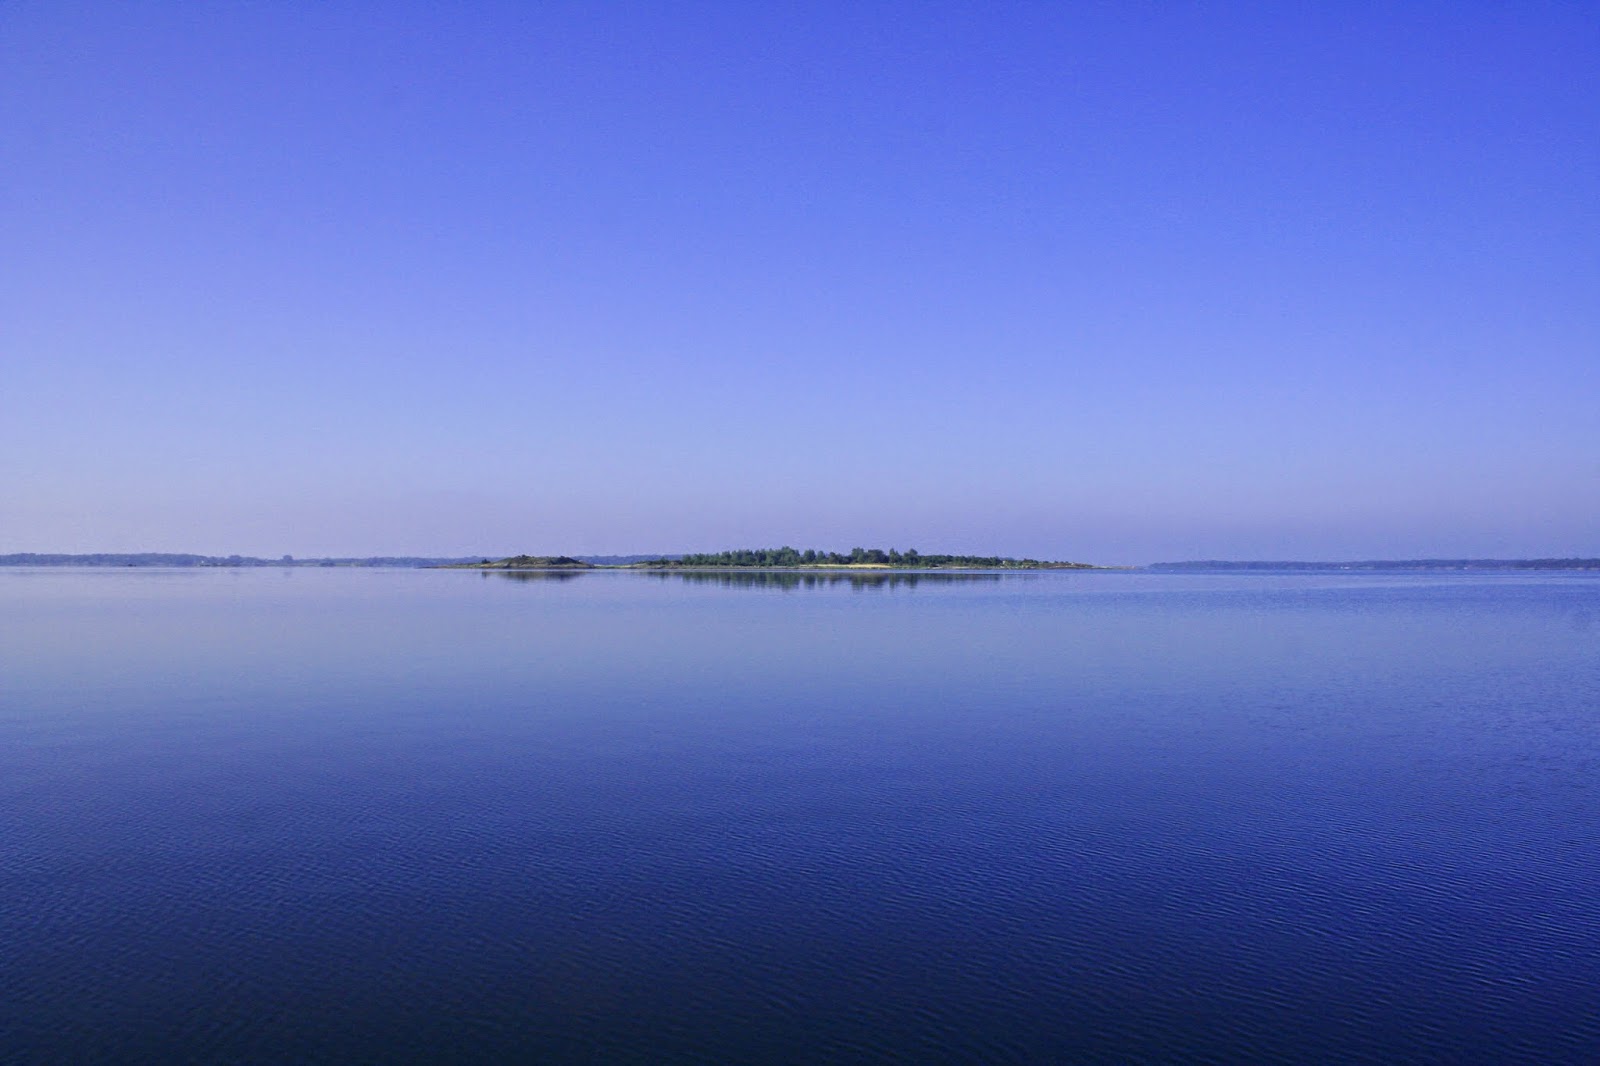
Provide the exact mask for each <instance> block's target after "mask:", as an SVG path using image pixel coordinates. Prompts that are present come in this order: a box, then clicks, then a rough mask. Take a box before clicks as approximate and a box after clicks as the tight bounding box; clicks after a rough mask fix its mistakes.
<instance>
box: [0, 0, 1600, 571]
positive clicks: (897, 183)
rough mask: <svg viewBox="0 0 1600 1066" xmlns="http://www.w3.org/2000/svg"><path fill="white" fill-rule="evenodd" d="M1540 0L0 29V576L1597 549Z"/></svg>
mask: <svg viewBox="0 0 1600 1066" xmlns="http://www.w3.org/2000/svg"><path fill="white" fill-rule="evenodd" d="M1597 16H1600V9H1597V8H1596V7H1595V6H1594V5H1588V4H1550V5H1543V4H1515V5H1508V4H1483V5H1477V4H1455V3H1452V4H1437V5H1435V4H1413V5H1406V4H1383V5H1377V4H1374V5H1361V4H1336V5H1333V4H1330V5H1326V6H1319V5H1299V4H1294V5H1269V4H1259V5H1228V4H1209V5H1198V4H1196V5H1178V4H1161V5H1158V4H1140V3H1127V4H1088V3H1084V4H1065V3H1063V4H1011V5H996V4H859V3H852V4H838V5H832V4H825V3H812V4H794V5H787V4H771V5H755V4H742V3H741V4H673V5H667V4H555V3H552V4H540V5H531V4H507V5H495V4H453V5H440V4H427V5H415V6H406V5H402V4H392V3H385V4H381V5H380V4H372V5H352V4H329V5H311V4H303V5H289V4H227V3H223V4H215V5H176V4H86V5H74V4H69V3H32V2H14V3H9V4H6V5H4V6H3V7H0V172H3V173H4V175H5V177H4V180H3V181H0V233H3V235H4V237H3V241H0V489H3V491H0V552H4V551H134V550H172V551H202V552H216V553H231V552H242V553H247V554H252V553H253V554H263V555H277V554H282V553H284V552H289V553H293V554H296V555H316V554H361V555H365V554H379V553H383V554H388V553H418V554H465V553H476V552H490V553H510V552H516V551H530V552H546V551H550V552H554V551H562V552H633V551H673V550H709V549H716V548H723V547H732V546H739V545H757V544H779V543H791V544H799V545H813V544H814V545H818V546H833V547H841V548H848V547H850V546H853V545H857V544H863V545H881V546H884V547H888V546H891V545H894V546H899V547H902V548H904V547H909V546H915V547H918V548H920V549H922V550H924V551H933V550H950V551H982V552H991V551H994V552H1002V553H1007V554H1032V555H1040V556H1048V557H1053V558H1069V559H1083V560H1089V561H1096V562H1107V563H1138V562H1147V561H1153V560H1158V559H1187V558H1321V559H1333V558H1354V557H1361V558H1367V557H1391V558H1392V557H1412V556H1417V555H1447V556H1449V555H1475V556H1481V555H1499V556H1530V555H1568V554H1584V555H1596V554H1600V417H1596V411H1597V410H1600V60H1597V58H1596V57H1597V56H1600V17H1597Z"/></svg>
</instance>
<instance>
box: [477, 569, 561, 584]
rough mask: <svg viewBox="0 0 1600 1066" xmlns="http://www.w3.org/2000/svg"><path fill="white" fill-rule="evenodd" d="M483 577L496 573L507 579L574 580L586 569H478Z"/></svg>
mask: <svg viewBox="0 0 1600 1066" xmlns="http://www.w3.org/2000/svg"><path fill="white" fill-rule="evenodd" d="M479 573H481V574H482V575H483V576H484V577H485V578H487V577H488V576H489V575H490V574H498V575H499V576H500V577H503V578H505V579H506V580H507V581H575V580H577V579H578V578H580V577H582V576H583V575H584V574H585V573H587V571H584V570H480V571H479Z"/></svg>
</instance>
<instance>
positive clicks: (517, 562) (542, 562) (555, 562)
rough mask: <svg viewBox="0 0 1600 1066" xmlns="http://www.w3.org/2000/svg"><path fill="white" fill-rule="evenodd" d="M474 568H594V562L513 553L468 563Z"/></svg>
mask: <svg viewBox="0 0 1600 1066" xmlns="http://www.w3.org/2000/svg"><path fill="white" fill-rule="evenodd" d="M467 567H468V568H469V569H472V570H593V569H594V564H593V563H586V562H584V561H583V560H582V559H574V558H573V557H572V556H570V555H513V556H510V557H509V558H505V559H497V560H495V561H494V562H490V561H489V560H488V559H485V560H484V561H483V562H481V563H468V564H467Z"/></svg>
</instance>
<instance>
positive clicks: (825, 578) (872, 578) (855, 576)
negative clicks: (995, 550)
mask: <svg viewBox="0 0 1600 1066" xmlns="http://www.w3.org/2000/svg"><path fill="white" fill-rule="evenodd" d="M640 573H643V574H646V575H648V576H650V577H652V578H654V579H655V580H657V581H687V582H688V583H690V584H691V585H718V586H720V587H722V588H740V589H755V588H761V589H780V590H783V591H789V590H792V589H816V588H832V587H833V586H835V585H849V586H850V588H852V589H855V590H860V589H897V588H916V587H917V586H918V585H919V584H924V583H926V584H930V585H950V584H954V583H956V582H959V581H999V580H1000V575H999V574H918V573H910V572H906V571H894V570H890V571H881V570H880V571H866V572H863V571H859V570H858V571H852V572H849V573H837V572H833V573H796V572H794V571H792V570H755V571H738V570H643V571H640Z"/></svg>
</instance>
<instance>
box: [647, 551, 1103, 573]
mask: <svg viewBox="0 0 1600 1066" xmlns="http://www.w3.org/2000/svg"><path fill="white" fill-rule="evenodd" d="M639 565H641V566H643V567H647V568H651V569H658V568H673V567H718V568H721V567H766V568H785V569H786V568H795V567H804V566H887V567H893V568H895V569H899V570H934V569H938V568H940V567H967V568H974V569H984V570H1044V569H1058V570H1069V569H1070V570H1087V569H1092V567H1091V566H1090V564H1088V563H1063V562H1049V561H1046V560H1041V559H1012V558H1009V557H1007V556H1003V555H940V554H929V555H924V554H922V553H921V552H919V551H917V550H916V549H915V548H911V549H908V550H906V551H900V550H899V549H898V548H890V549H889V550H888V551H885V550H883V549H882V548H851V549H850V550H849V551H848V552H836V551H819V550H818V549H816V548H807V549H805V550H804V551H801V550H800V549H799V548H791V547H788V546H784V547H782V548H737V549H734V550H732V551H723V552H696V553H691V554H688V555H681V556H679V557H678V558H676V559H668V558H662V559H653V560H650V561H648V562H645V563H641V564H639Z"/></svg>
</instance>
